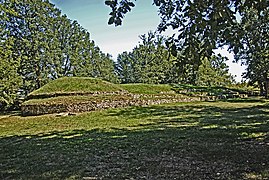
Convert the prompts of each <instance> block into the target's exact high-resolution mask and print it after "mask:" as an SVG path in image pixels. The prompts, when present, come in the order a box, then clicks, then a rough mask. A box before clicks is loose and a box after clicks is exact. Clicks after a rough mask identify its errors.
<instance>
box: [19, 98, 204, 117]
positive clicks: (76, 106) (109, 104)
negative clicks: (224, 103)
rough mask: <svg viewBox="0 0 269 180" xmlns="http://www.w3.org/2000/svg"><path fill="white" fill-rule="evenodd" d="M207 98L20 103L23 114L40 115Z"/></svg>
mask: <svg viewBox="0 0 269 180" xmlns="http://www.w3.org/2000/svg"><path fill="white" fill-rule="evenodd" d="M204 100H209V99H207V98H201V97H181V98H167V99H146V100H144V99H141V98H133V99H130V100H116V101H111V100H103V101H100V102H94V101H88V102H80V103H72V104H49V105H42V104H37V105H36V104H33V105H22V106H21V111H22V115H24V116H29V115H30V116H31V115H42V114H53V113H62V112H71V113H79V112H87V111H94V110H102V109H108V108H119V107H128V106H145V105H157V104H164V103H175V102H193V101H204Z"/></svg>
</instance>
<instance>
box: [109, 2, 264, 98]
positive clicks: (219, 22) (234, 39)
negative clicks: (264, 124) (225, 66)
mask: <svg viewBox="0 0 269 180" xmlns="http://www.w3.org/2000/svg"><path fill="white" fill-rule="evenodd" d="M130 2H135V0H120V1H117V0H110V4H107V5H108V6H110V7H111V10H112V12H111V13H110V16H113V18H114V19H115V18H116V19H118V21H117V22H116V21H111V22H110V23H114V24H115V25H116V26H117V25H121V22H122V19H123V18H124V16H123V15H124V14H126V13H127V12H128V11H125V10H123V8H122V6H124V5H127V4H128V3H130ZM112 4H113V5H112ZM153 4H154V5H155V6H157V7H158V8H159V16H160V19H161V21H160V24H159V26H158V30H159V32H164V31H166V30H167V29H173V30H174V32H175V33H174V35H173V36H171V38H170V40H168V41H167V43H168V44H170V46H171V47H172V48H171V52H172V53H173V54H176V51H178V52H180V58H178V59H177V61H178V63H177V64H178V66H179V67H182V69H183V70H184V71H183V72H186V73H185V74H189V76H186V78H188V77H191V76H192V77H191V78H189V79H188V82H189V83H192V84H194V82H195V80H196V79H195V76H196V72H197V71H199V67H200V65H201V64H202V63H203V65H202V66H205V64H206V63H205V62H203V61H204V59H205V58H206V57H207V58H211V56H212V55H213V50H214V49H216V48H218V47H222V46H224V45H229V47H230V50H232V51H233V52H234V53H235V58H236V59H237V61H239V60H240V61H242V62H243V64H245V65H247V66H248V68H247V73H246V74H245V77H246V78H248V79H250V81H251V82H253V83H254V82H258V84H259V86H260V89H261V94H263V93H264V94H265V95H266V96H267V95H268V92H269V90H268V89H269V78H268V76H269V75H268V69H269V68H268V64H269V62H268V54H269V53H268V39H269V38H268V36H269V33H268V29H269V27H268V24H269V23H268V17H269V14H268V7H269V1H268V0H259V1H258V0H254V1H245V0H236V1H235V0H226V1H212V0H205V1H189V0H169V1H164V0H153ZM115 16H116V17H115ZM182 64H183V65H184V66H182ZM200 71H201V68H200ZM210 74H211V75H212V74H213V72H210Z"/></svg>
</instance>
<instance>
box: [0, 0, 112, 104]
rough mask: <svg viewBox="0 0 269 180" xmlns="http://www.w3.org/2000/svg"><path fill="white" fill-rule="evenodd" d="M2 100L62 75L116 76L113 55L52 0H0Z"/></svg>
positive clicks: (10, 98) (14, 97) (110, 78)
mask: <svg viewBox="0 0 269 180" xmlns="http://www.w3.org/2000/svg"><path fill="white" fill-rule="evenodd" d="M0 10H1V12H0V16H1V18H0V24H1V26H0V28H1V31H0V33H1V34H0V35H1V36H0V38H1V40H0V58H1V62H0V70H1V72H0V79H1V80H0V83H1V84H0V90H1V94H0V96H1V99H0V100H1V102H2V103H1V105H3V104H8V103H12V102H13V100H14V99H16V97H17V96H18V95H22V94H24V95H27V94H28V93H29V92H31V91H33V90H35V89H37V88H40V87H41V86H42V85H44V84H46V83H47V82H48V81H50V80H53V79H56V78H59V77H62V76H89V77H99V78H102V79H105V80H108V81H114V82H115V81H117V77H116V74H115V73H114V62H113V60H112V59H111V56H110V55H108V54H105V53H103V52H102V51H101V50H100V49H99V47H98V46H96V45H95V43H94V41H93V40H91V38H90V34H89V32H87V30H85V29H84V28H83V27H82V26H81V25H79V24H78V22H76V21H71V20H70V19H68V18H67V17H66V16H65V15H62V14H61V12H60V10H59V9H57V8H56V7H55V6H54V5H53V4H51V3H50V2H49V1H48V0H36V1H31V0H24V1H17V0H0Z"/></svg>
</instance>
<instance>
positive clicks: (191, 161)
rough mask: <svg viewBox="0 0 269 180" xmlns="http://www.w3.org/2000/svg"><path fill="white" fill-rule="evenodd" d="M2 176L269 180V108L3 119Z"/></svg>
mask: <svg viewBox="0 0 269 180" xmlns="http://www.w3.org/2000/svg"><path fill="white" fill-rule="evenodd" d="M0 147H1V149H0V179H269V104H268V103H264V102H259V101H249V102H241V101H236V102H198V103H177V104H169V105H158V106H148V107H129V108H122V109H109V110H104V111H96V112H89V113H83V114H79V115H76V116H67V117H55V115H43V116H36V117H21V116H18V115H16V114H3V115H0Z"/></svg>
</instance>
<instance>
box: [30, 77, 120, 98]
mask: <svg viewBox="0 0 269 180" xmlns="http://www.w3.org/2000/svg"><path fill="white" fill-rule="evenodd" d="M122 91H123V89H122V88H121V87H120V86H119V85H117V84H113V83H109V82H107V81H103V80H101V79H96V78H90V77H63V78H59V79H56V80H54V81H51V82H49V83H48V84H46V85H45V86H43V87H41V88H40V89H38V90H36V91H34V92H32V93H31V94H30V95H29V98H30V99H35V98H40V97H54V96H60V95H82V94H94V93H115V92H122Z"/></svg>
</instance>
